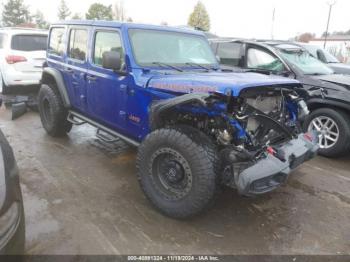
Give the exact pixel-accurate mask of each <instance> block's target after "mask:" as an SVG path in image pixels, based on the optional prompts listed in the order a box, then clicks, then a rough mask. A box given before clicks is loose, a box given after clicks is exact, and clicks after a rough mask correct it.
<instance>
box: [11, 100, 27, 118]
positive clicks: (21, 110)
mask: <svg viewBox="0 0 350 262" xmlns="http://www.w3.org/2000/svg"><path fill="white" fill-rule="evenodd" d="M25 113H27V105H26V103H25V102H21V103H16V104H12V120H15V119H17V118H19V117H20V116H22V115H24V114H25Z"/></svg>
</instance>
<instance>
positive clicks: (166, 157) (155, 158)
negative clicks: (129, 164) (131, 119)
mask: <svg viewBox="0 0 350 262" xmlns="http://www.w3.org/2000/svg"><path fill="white" fill-rule="evenodd" d="M197 132H199V131H197ZM195 141H196V140H195V139H193V138H191V135H189V134H188V133H187V132H184V131H181V130H175V129H168V128H166V129H160V130H156V131H154V132H153V133H151V134H150V135H148V136H147V137H146V139H145V140H144V141H143V143H142V144H141V146H140V147H139V151H138V155H137V168H138V179H139V182H140V185H141V188H142V189H143V191H144V193H145V195H146V196H147V198H148V199H149V200H150V201H151V203H152V204H153V205H154V206H155V207H156V208H157V209H158V210H160V211H161V212H162V213H163V214H165V215H167V216H169V217H173V218H187V217H191V216H194V215H196V214H198V213H200V212H201V211H204V210H205V209H206V208H207V207H209V205H210V204H211V202H212V200H213V199H214V196H215V192H216V188H217V182H216V172H215V163H214V159H213V157H212V156H211V155H210V154H209V153H208V151H207V150H206V148H207V147H206V146H205V145H202V144H201V143H198V142H195Z"/></svg>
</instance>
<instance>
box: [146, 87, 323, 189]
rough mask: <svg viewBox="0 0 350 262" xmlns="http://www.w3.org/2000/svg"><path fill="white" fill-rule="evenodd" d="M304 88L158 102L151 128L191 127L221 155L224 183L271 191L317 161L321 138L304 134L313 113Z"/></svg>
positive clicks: (254, 89) (152, 114)
mask: <svg viewBox="0 0 350 262" xmlns="http://www.w3.org/2000/svg"><path fill="white" fill-rule="evenodd" d="M304 96H305V93H304V92H303V91H302V90H301V89H300V87H298V86H296V87H293V86H289V85H282V86H269V87H266V86H264V87H256V88H248V89H244V90H242V91H241V92H240V94H239V96H233V93H232V91H231V90H229V89H228V90H227V92H226V93H225V94H221V93H212V94H187V95H183V96H179V97H175V98H173V99H169V100H163V101H159V102H157V103H155V104H154V105H153V106H152V108H151V114H150V115H151V119H150V121H151V126H152V128H154V129H155V128H157V127H159V126H175V125H178V124H185V125H191V126H194V127H195V128H197V129H199V130H201V131H202V132H204V133H205V134H207V135H208V136H210V137H211V138H212V139H213V140H214V141H215V143H216V146H217V148H218V151H219V153H220V162H221V163H220V165H221V170H220V173H221V174H220V175H221V181H222V183H223V184H225V185H227V186H229V187H232V188H236V189H237V190H238V192H239V193H240V194H243V195H256V194H262V193H266V192H269V191H271V190H273V189H275V188H277V187H278V186H279V185H281V184H282V183H283V182H285V181H286V179H287V177H288V175H289V173H290V172H291V171H292V170H293V169H295V168H296V167H298V166H299V165H300V164H302V163H304V162H305V161H307V160H309V159H311V158H313V157H314V156H315V155H316V152H317V150H318V141H317V134H315V133H307V134H303V133H302V130H301V127H300V121H302V120H303V119H304V118H305V117H306V116H307V115H308V114H309V111H308V108H307V106H306V103H305V101H304V99H303V98H304Z"/></svg>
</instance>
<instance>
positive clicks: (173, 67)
mask: <svg viewBox="0 0 350 262" xmlns="http://www.w3.org/2000/svg"><path fill="white" fill-rule="evenodd" d="M152 65H159V66H161V67H168V68H171V69H175V70H176V71H179V72H183V70H182V69H181V68H178V67H176V66H173V65H169V64H167V63H162V62H153V63H152Z"/></svg>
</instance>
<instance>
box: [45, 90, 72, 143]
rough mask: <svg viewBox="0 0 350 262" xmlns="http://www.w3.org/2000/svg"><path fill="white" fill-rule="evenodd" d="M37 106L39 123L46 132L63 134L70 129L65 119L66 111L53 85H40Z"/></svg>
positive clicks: (54, 135) (53, 134)
mask: <svg viewBox="0 0 350 262" xmlns="http://www.w3.org/2000/svg"><path fill="white" fill-rule="evenodd" d="M38 106H39V113H40V118H41V123H42V124H43V127H44V128H45V130H46V132H47V133H48V134H49V135H51V136H53V137H59V136H64V135H65V134H66V133H68V132H69V131H70V130H71V129H72V124H71V123H70V122H68V121H67V115H68V112H67V110H66V109H65V108H64V106H63V102H62V99H61V97H60V95H59V94H58V92H57V91H56V88H55V86H53V85H52V86H49V85H45V84H44V85H42V86H41V88H40V91H39V95H38Z"/></svg>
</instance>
